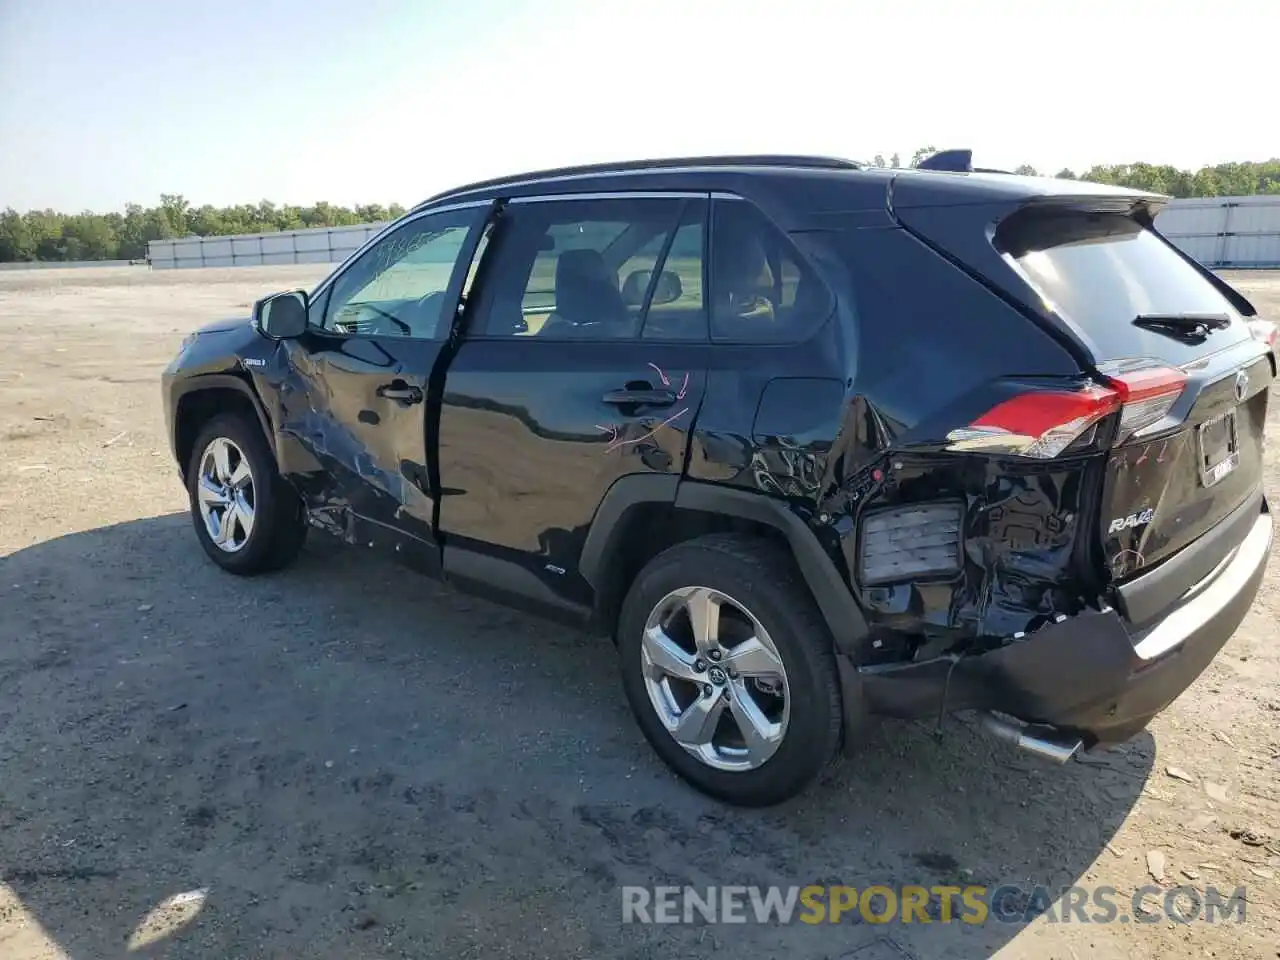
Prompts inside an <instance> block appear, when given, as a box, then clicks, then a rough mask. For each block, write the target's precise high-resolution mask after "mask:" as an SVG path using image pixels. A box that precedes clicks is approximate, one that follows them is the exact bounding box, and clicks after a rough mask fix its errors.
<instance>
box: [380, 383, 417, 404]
mask: <svg viewBox="0 0 1280 960" xmlns="http://www.w3.org/2000/svg"><path fill="white" fill-rule="evenodd" d="M377 393H378V396H380V397H382V399H384V400H395V401H396V402H397V403H403V404H405V405H408V404H411V403H421V402H422V391H421V390H419V389H418V388H417V387H412V386H410V385H409V384H407V383H405V382H404V381H403V380H393V381H392V382H391V383H384V384H383V385H382V386H380V387H379V388H378V390H377Z"/></svg>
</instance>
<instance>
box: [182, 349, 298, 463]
mask: <svg viewBox="0 0 1280 960" xmlns="http://www.w3.org/2000/svg"><path fill="white" fill-rule="evenodd" d="M228 412H241V413H246V414H251V415H252V418H253V419H254V420H255V421H256V422H257V424H258V426H259V428H260V429H261V430H262V435H263V437H264V438H265V439H266V441H267V446H268V448H269V449H270V450H271V455H272V457H275V456H276V442H275V432H274V431H273V430H272V429H271V421H270V420H269V419H268V418H267V413H266V410H265V408H264V407H263V405H262V399H261V398H260V397H259V396H258V394H257V392H256V391H255V390H254V389H253V386H252V385H251V384H250V383H249V382H248V381H247V380H245V379H244V378H242V377H238V376H236V375H235V374H230V373H226V374H204V375H201V376H198V377H192V378H191V379H189V380H183V381H181V382H180V383H178V384H176V385H175V386H174V415H173V452H174V456H175V458H176V459H177V461H178V469H179V471H181V473H182V478H183V480H184V481H185V480H186V478H187V467H188V466H189V464H190V462H191V454H192V452H193V449H192V448H193V447H194V445H195V441H196V437H197V436H199V434H200V430H201V428H202V427H203V426H204V425H205V424H206V423H208V422H209V420H211V419H212V418H213V417H215V416H217V415H218V414H221V413H228Z"/></svg>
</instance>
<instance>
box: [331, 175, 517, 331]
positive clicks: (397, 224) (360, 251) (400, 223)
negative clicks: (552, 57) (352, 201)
mask: <svg viewBox="0 0 1280 960" xmlns="http://www.w3.org/2000/svg"><path fill="white" fill-rule="evenodd" d="M493 202H494V201H493V200H468V201H466V202H464V203H449V204H445V205H444V206H441V207H432V208H430V209H424V210H411V211H410V212H409V213H406V214H405V215H404V216H402V217H401V218H400V219H399V220H392V221H391V222H390V223H388V224H387V225H386V226H385V227H383V228H382V229H381V230H379V231H378V232H377V233H375V234H374V235H373V236H372V237H370V238H369V239H368V240H366V241H365V242H364V243H363V244H362V245H361V246H359V247H357V248H356V249H355V252H353V253H352V254H351V255H350V256H349V257H347V259H345V260H343V261H342V262H341V263H339V264H338V265H337V266H336V267H334V269H333V272H332V273H330V274H329V275H328V276H327V277H325V278H324V279H323V280H321V281H320V284H319V285H318V286H317V287H316V288H315V289H314V290H312V291H311V292H310V293H308V294H307V305H308V308H309V307H310V305H311V303H313V302H314V301H315V300H316V298H318V297H321V296H323V295H324V292H325V291H326V290H328V289H329V288H330V287H331V286H333V284H334V283H335V282H336V281H337V279H338V277H340V276H342V274H344V273H346V271H347V269H348V268H349V267H350V266H351V265H352V264H353V263H355V262H356V261H357V260H359V259H360V257H362V256H363V255H364V253H365V251H366V250H368V249H369V248H370V247H372V246H373V245H374V244H375V243H377V242H378V241H379V240H381V239H382V238H383V237H385V236H386V235H387V234H388V233H391V232H392V231H393V230H399V229H400V228H401V227H404V226H407V225H408V224H410V223H413V222H414V221H415V220H421V219H422V218H423V217H429V216H432V215H433V214H437V213H452V212H453V211H454V210H468V209H471V208H473V207H487V206H490V205H491V204H492V203H493Z"/></svg>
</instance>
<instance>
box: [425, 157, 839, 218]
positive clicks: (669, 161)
mask: <svg viewBox="0 0 1280 960" xmlns="http://www.w3.org/2000/svg"><path fill="white" fill-rule="evenodd" d="M860 166H861V164H859V163H855V162H854V161H853V160H844V159H842V158H840V157H820V156H809V155H807V154H785V153H760V154H749V153H748V154H727V155H723V156H707V157H659V158H654V159H650V160H623V161H618V162H614V163H587V164H580V165H578V166H572V167H555V168H552V169H548V170H532V171H529V172H527V173H516V174H510V175H508V176H505V177H494V178H493V179H491V180H478V181H476V182H475V183H468V184H465V185H464V186H460V187H454V188H452V189H450V190H445V191H444V192H442V193H437V194H435V195H434V196H432V197H428V198H427V199H426V200H424V201H422V203H420V204H418V207H424V206H426V205H427V204H428V203H434V202H435V201H437V200H441V199H443V198H445V197H452V196H455V195H457V194H461V193H470V192H471V191H473V190H483V189H485V188H488V187H499V186H503V185H505V184H516V183H525V182H529V181H536V180H553V179H556V178H558V177H571V176H582V175H589V174H593V173H602V174H603V173H625V172H628V171H643V170H667V169H671V168H673V167H677V168H678V167H809V168H814V169H819V170H857V169H859V167H860ZM415 209H417V207H415Z"/></svg>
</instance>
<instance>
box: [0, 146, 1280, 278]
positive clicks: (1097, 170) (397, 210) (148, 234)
mask: <svg viewBox="0 0 1280 960" xmlns="http://www.w3.org/2000/svg"><path fill="white" fill-rule="evenodd" d="M934 152H935V148H934V147H921V148H920V149H919V150H917V151H916V152H915V153H914V154H913V155H912V158H911V160H910V162H909V163H908V164H907V166H912V167H914V166H916V165H917V164H919V162H920V161H921V160H922V159H924V158H925V157H927V156H929V155H930V154H931V153H934ZM871 163H872V164H873V165H874V166H877V167H901V166H903V164H902V162H901V158H900V157H899V155H898V154H896V153H895V154H893V155H892V156H890V157H889V158H887V159H886V158H885V157H884V156H883V155H881V154H877V155H876V156H875V158H874V159H873V160H872V161H871ZM1013 172H1014V173H1021V174H1028V175H1031V176H1037V175H1039V174H1038V172H1037V171H1036V169H1035V168H1034V167H1032V166H1029V165H1027V164H1023V165H1022V166H1019V167H1017V168H1016V169H1015V170H1014V171H1013ZM1054 176H1055V177H1058V178H1060V179H1067V180H1090V181H1093V182H1094V183H1108V184H1115V185H1118V186H1125V187H1133V188H1135V189H1140V190H1150V191H1153V192H1155V193H1163V194H1167V195H1169V196H1173V197H1233V196H1251V195H1254V194H1276V195H1280V158H1274V159H1271V160H1264V161H1261V162H1252V161H1247V162H1244V163H1220V164H1218V165H1217V166H1213V167H1201V168H1200V169H1199V170H1194V171H1192V170H1179V169H1177V168H1176V167H1172V166H1169V165H1168V164H1163V165H1157V164H1152V163H1129V164H1114V165H1098V166H1093V167H1090V168H1089V169H1088V170H1085V171H1083V172H1081V173H1080V174H1079V175H1077V174H1076V173H1075V172H1074V171H1072V170H1066V169H1064V170H1059V171H1058V172H1057V173H1056V174H1054ZM403 213H404V208H403V207H402V206H400V205H399V204H395V203H393V204H391V205H390V206H388V207H384V206H382V205H381V204H376V203H375V204H367V205H363V206H356V207H339V206H334V205H333V204H330V203H323V202H321V203H316V204H313V205H312V206H309V207H296V206H287V205H286V206H280V207H278V206H276V205H275V204H273V203H270V202H268V201H266V200H264V201H262V202H261V203H259V204H256V205H254V204H240V205H239V206H234V207H213V206H210V205H208V204H206V205H204V206H202V207H193V206H191V204H190V203H189V202H188V201H187V200H186V198H185V197H183V196H182V195H181V194H172V193H162V194H161V195H160V204H159V206H155V207H143V206H141V205H140V204H136V203H131V204H127V205H126V206H125V209H124V213H123V214H121V213H90V212H88V211H85V212H84V213H75V214H66V213H59V212H57V211H55V210H31V211H28V212H27V213H18V211H16V210H14V209H13V208H12V207H10V208H9V209H7V210H5V211H4V213H0V263H7V262H13V261H19V260H141V259H142V258H143V257H145V256H146V253H147V241H149V240H168V239H171V238H173V237H189V236H200V237H214V236H227V235H229V234H237V233H271V232H275V231H279V230H302V229H305V228H308V227H342V226H351V225H354V224H361V223H377V222H380V221H384V220H394V219H395V218H396V217H398V216H400V215H401V214H403Z"/></svg>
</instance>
